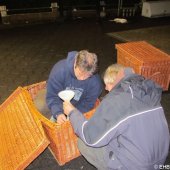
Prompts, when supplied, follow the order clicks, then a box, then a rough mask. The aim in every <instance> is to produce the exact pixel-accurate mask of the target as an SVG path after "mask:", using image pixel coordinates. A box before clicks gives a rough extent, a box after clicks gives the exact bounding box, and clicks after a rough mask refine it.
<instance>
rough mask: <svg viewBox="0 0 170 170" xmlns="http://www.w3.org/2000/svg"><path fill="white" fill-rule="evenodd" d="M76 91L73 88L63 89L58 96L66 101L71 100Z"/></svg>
mask: <svg viewBox="0 0 170 170" xmlns="http://www.w3.org/2000/svg"><path fill="white" fill-rule="evenodd" d="M74 95H75V93H74V91H72V90H63V91H60V92H59V93H58V96H59V97H60V98H61V99H62V100H64V101H70V100H71V99H72V98H73V97H74Z"/></svg>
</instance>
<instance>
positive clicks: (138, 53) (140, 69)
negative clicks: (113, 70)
mask: <svg viewBox="0 0 170 170" xmlns="http://www.w3.org/2000/svg"><path fill="white" fill-rule="evenodd" d="M116 49H117V62H118V63H119V64H122V65H124V66H129V67H132V68H133V69H134V70H135V72H136V73H138V74H141V75H143V76H144V77H146V78H150V79H152V80H154V81H155V82H156V83H158V84H159V85H160V86H162V88H163V89H164V90H168V88H169V83H170V56H169V55H168V54H166V53H164V52H163V51H161V50H159V49H157V48H156V47H154V46H152V45H150V44H149V43H147V42H145V41H138V42H128V43H121V44H116Z"/></svg>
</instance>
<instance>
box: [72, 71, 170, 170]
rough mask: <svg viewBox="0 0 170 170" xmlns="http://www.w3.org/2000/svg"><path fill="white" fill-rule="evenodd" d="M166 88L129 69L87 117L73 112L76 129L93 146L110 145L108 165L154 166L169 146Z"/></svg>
mask: <svg viewBox="0 0 170 170" xmlns="http://www.w3.org/2000/svg"><path fill="white" fill-rule="evenodd" d="M161 94H162V89H161V88H160V87H159V86H158V85H156V84H155V83H154V82H153V81H151V80H145V79H144V78H143V77H142V76H139V75H136V74H132V73H128V75H126V76H125V78H124V79H123V80H121V81H120V82H119V84H117V86H116V87H114V88H113V89H112V90H111V91H110V92H109V94H108V95H107V96H106V97H105V98H104V99H103V101H102V102H101V104H100V105H99V106H98V108H97V110H96V112H95V113H94V116H93V117H92V118H91V119H90V120H89V121H87V120H86V119H85V118H84V116H83V115H81V114H79V111H78V110H74V111H72V112H71V113H70V120H71V123H72V125H73V128H74V131H75V133H76V134H77V135H78V136H79V137H80V138H81V139H82V140H83V141H84V142H85V143H86V145H89V146H91V147H102V146H105V147H106V150H107V152H106V155H105V160H106V164H107V167H108V169H120V170H154V169H155V167H157V166H159V165H162V164H163V163H164V161H165V159H166V157H167V154H168V148H169V130H168V125H167V121H166V119H165V115H164V111H163V108H162V106H161V104H160V100H161Z"/></svg>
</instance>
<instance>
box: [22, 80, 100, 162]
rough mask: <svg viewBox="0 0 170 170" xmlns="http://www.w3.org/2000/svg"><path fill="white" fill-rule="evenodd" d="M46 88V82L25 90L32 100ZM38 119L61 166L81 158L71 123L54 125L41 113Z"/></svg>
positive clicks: (89, 115)
mask: <svg viewBox="0 0 170 170" xmlns="http://www.w3.org/2000/svg"><path fill="white" fill-rule="evenodd" d="M45 87H46V82H40V83H37V84H33V85H30V86H27V87H25V88H26V89H27V90H28V92H29V93H30V95H31V97H32V99H34V97H35V96H36V94H37V92H38V91H39V90H40V89H43V88H45ZM96 105H97V103H96ZM94 111H95V109H93V110H91V111H90V112H88V113H86V114H85V116H86V118H89V117H91V115H92V114H93V113H94ZM38 117H39V119H40V120H41V122H42V125H43V128H44V131H45V133H46V135H47V137H48V139H49V141H50V145H49V149H50V151H51V152H52V154H53V155H54V157H55V158H56V160H57V162H58V164H59V165H64V164H65V163H66V162H69V161H70V160H72V159H74V158H76V157H78V156H80V152H79V150H78V148H77V136H76V135H75V133H74V131H73V128H72V126H71V124H70V121H66V122H65V123H63V124H61V125H59V124H57V123H52V122H51V121H50V120H49V119H47V118H46V117H44V116H43V115H42V114H41V113H38Z"/></svg>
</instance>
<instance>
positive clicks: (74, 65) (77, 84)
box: [46, 50, 102, 124]
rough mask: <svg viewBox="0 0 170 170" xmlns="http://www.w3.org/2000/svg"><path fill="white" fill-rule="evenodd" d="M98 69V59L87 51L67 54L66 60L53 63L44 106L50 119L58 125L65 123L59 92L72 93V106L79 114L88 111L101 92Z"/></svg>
mask: <svg viewBox="0 0 170 170" xmlns="http://www.w3.org/2000/svg"><path fill="white" fill-rule="evenodd" d="M96 69H97V56H96V54H94V53H90V52H88V51H87V50H82V51H80V52H77V51H73V52H69V53H68V56H67V59H63V60H61V61H59V62H58V63H56V64H55V65H54V67H53V68H52V70H51V73H50V75H49V79H48V81H47V94H46V102H47V105H48V108H49V109H50V111H51V113H52V119H53V120H57V123H59V124H61V123H63V122H65V121H66V116H65V114H64V112H63V101H62V100H61V99H60V98H59V97H58V93H59V92H60V91H62V90H73V91H74V92H75V96H74V98H73V99H72V100H71V103H72V104H73V105H74V106H75V107H76V108H78V109H79V110H80V111H81V112H82V113H85V112H88V111H89V110H91V109H92V108H93V107H94V105H95V102H96V100H97V98H98V97H99V96H100V94H101V92H102V82H101V79H100V77H99V75H98V74H96Z"/></svg>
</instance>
